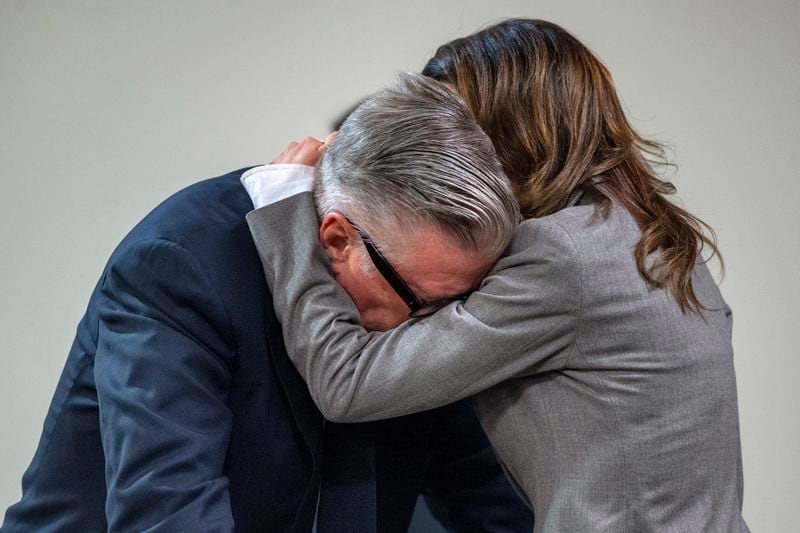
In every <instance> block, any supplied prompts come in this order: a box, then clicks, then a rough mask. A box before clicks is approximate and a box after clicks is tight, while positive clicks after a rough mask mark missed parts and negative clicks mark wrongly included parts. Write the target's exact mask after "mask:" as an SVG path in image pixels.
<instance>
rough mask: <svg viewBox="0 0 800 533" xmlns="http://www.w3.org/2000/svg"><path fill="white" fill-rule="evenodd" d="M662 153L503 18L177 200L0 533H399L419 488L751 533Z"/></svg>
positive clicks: (127, 247) (465, 507) (146, 246)
mask: <svg viewBox="0 0 800 533" xmlns="http://www.w3.org/2000/svg"><path fill="white" fill-rule="evenodd" d="M662 163H665V162H664V161H663V150H662V149H661V147H660V145H659V144H657V143H655V142H653V141H650V140H648V139H645V138H643V137H641V136H640V135H639V134H637V133H636V131H635V130H634V129H633V128H632V127H631V125H630V123H629V122H628V120H627V119H626V117H625V114H624V112H623V109H622V106H621V104H620V101H619V98H618V96H617V93H616V89H615V87H614V83H613V80H612V77H611V75H610V73H609V72H608V70H607V69H606V68H605V67H604V66H603V64H602V63H601V62H600V61H599V60H598V59H597V58H596V57H595V56H594V55H593V54H592V52H591V51H590V50H589V49H588V48H587V47H585V46H584V45H583V44H582V43H581V42H580V41H579V40H578V39H576V38H575V37H574V36H572V35H571V34H570V33H568V32H567V31H565V30H564V29H563V28H561V27H559V26H557V25H555V24H553V23H550V22H547V21H542V20H532V19H514V20H507V21H504V22H502V23H500V24H497V25H494V26H491V27H488V28H486V29H484V30H482V31H479V32H477V33H475V34H472V35H470V36H467V37H464V38H460V39H456V40H454V41H452V42H449V43H447V44H445V45H443V46H442V47H440V48H439V49H438V50H437V52H436V54H435V55H434V56H433V57H432V58H431V59H430V60H429V61H428V63H427V65H426V67H425V68H424V70H423V71H422V73H421V74H407V75H401V76H400V77H399V79H398V80H397V81H396V82H395V83H394V84H393V85H391V86H390V87H388V88H387V89H384V90H382V91H379V92H377V93H375V94H374V95H372V96H370V97H368V98H367V99H366V100H365V101H364V102H363V103H362V104H361V105H360V106H359V107H358V108H356V109H355V110H354V111H353V112H352V113H351V114H350V115H349V116H348V118H347V119H346V120H345V122H344V123H343V124H342V126H341V128H340V129H339V131H338V133H337V134H336V135H331V136H330V137H329V138H328V139H326V140H325V141H324V142H323V141H318V140H316V139H312V138H307V139H305V140H303V141H302V142H298V143H292V144H290V145H289V146H288V147H287V149H286V150H285V151H284V152H283V153H282V154H280V155H279V156H278V157H277V158H276V159H275V160H274V161H273V162H272V164H269V165H263V166H258V167H253V168H248V169H243V170H239V171H235V172H233V173H230V174H228V175H226V176H222V177H220V178H214V179H211V180H206V181H204V182H201V183H199V184H196V185H194V186H192V187H190V188H188V189H186V190H184V191H181V192H179V193H177V194H176V195H174V196H173V197H172V198H170V199H169V200H167V201H166V202H164V203H163V204H162V205H161V206H159V207H157V208H156V209H155V210H154V211H153V212H152V213H151V214H150V215H148V216H147V217H146V218H145V219H144V220H143V221H142V222H141V223H140V224H139V225H138V226H137V227H136V228H134V230H133V231H132V232H131V234H129V235H128V237H126V239H125V240H124V241H123V242H122V243H121V244H120V246H119V247H118V248H117V250H116V251H115V252H114V254H113V255H112V257H111V259H110V260H109V263H108V265H107V266H106V268H105V269H104V271H103V274H102V277H101V280H100V282H99V283H98V286H97V288H96V290H95V292H94V294H93V295H92V297H91V300H90V302H89V307H88V309H87V313H86V316H85V318H84V320H83V321H82V322H81V324H80V326H79V329H78V333H77V337H76V340H75V344H74V345H73V348H72V350H71V352H70V355H69V358H68V361H67V365H66V367H65V370H64V374H63V376H62V378H61V381H60V382H59V385H58V389H57V390H56V393H55V396H54V399H53V403H52V405H51V409H50V411H49V413H48V417H47V420H46V421H45V430H44V432H43V435H42V439H41V441H40V444H39V448H38V450H37V452H36V455H35V456H34V460H33V463H32V464H31V466H30V467H29V469H28V471H27V472H26V474H25V477H24V479H23V496H22V500H21V501H20V502H19V503H18V504H16V505H14V506H12V507H11V508H10V509H9V510H8V512H7V514H6V518H5V523H4V526H3V530H4V531H6V530H7V531H95V530H108V531H134V530H135V531H140V530H148V531H233V530H237V531H319V532H320V533H324V532H329V531H336V532H338V531H342V532H344V531H356V532H361V531H380V532H384V531H388V532H394V531H405V530H406V529H407V528H408V524H409V523H410V520H411V515H412V513H413V508H414V503H415V501H416V498H417V496H419V495H422V496H424V497H425V498H426V499H427V500H428V503H429V506H430V508H431V510H432V511H433V514H434V515H435V516H436V518H437V519H439V521H440V522H441V523H442V524H443V525H445V526H446V527H448V528H450V529H452V530H454V531H497V532H500V531H530V530H531V529H533V530H534V531H537V532H540V531H541V532H583V531H585V532H596V531H597V532H631V533H634V532H635V533H638V532H646V531H654V532H655V531H658V532H691V531H711V532H745V531H748V528H747V525H746V524H745V522H744V520H743V518H742V515H741V508H742V490H743V484H742V465H741V449H740V437H739V423H738V408H737V396H736V379H735V373H734V364H733V351H732V346H731V320H732V315H731V310H730V308H729V307H728V305H727V304H726V303H725V301H724V300H723V298H722V296H721V294H720V291H719V289H718V287H717V285H716V283H715V281H714V279H713V277H712V275H711V274H710V272H709V269H708V267H707V265H706V263H707V261H708V260H710V259H711V258H712V257H714V256H718V255H719V253H718V250H717V248H716V244H715V240H714V235H713V232H712V231H711V229H710V228H709V227H708V226H706V225H705V224H704V223H703V222H702V221H701V220H699V219H698V218H696V217H695V216H693V215H692V214H690V213H688V212H687V211H685V210H684V209H682V208H680V207H679V206H677V205H676V204H675V203H674V202H672V201H671V200H670V195H671V194H672V193H673V192H674V188H673V187H672V185H671V184H670V183H668V182H666V181H664V180H663V179H661V178H660V177H659V176H658V174H657V167H658V166H659V165H660V164H662ZM254 207H255V209H253V208H254ZM245 217H246V218H245ZM326 420H327V421H326ZM487 437H488V440H487Z"/></svg>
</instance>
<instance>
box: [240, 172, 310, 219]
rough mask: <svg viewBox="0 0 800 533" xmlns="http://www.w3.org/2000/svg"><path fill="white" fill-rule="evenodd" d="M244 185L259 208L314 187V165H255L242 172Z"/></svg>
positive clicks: (254, 204)
mask: <svg viewBox="0 0 800 533" xmlns="http://www.w3.org/2000/svg"><path fill="white" fill-rule="evenodd" d="M241 181H242V185H244V188H245V189H246V190H247V194H249V195H250V199H251V200H252V201H253V206H254V207H255V208H256V209H258V208H260V207H264V206H265V205H269V204H274V203H277V202H280V201H281V200H284V199H286V198H288V197H290V196H294V195H295V194H300V193H303V192H310V191H311V190H312V189H313V188H314V167H309V166H307V165H294V164H278V165H262V166H260V167H254V168H251V169H250V170H248V171H247V172H245V173H244V174H242V177H241Z"/></svg>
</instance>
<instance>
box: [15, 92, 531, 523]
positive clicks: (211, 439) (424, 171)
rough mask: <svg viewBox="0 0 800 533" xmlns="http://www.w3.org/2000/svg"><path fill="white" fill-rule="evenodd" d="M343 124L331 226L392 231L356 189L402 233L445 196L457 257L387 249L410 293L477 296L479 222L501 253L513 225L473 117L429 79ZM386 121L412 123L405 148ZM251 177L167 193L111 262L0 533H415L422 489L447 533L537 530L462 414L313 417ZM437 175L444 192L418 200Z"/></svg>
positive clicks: (358, 271)
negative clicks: (371, 419) (271, 277)
mask: <svg viewBox="0 0 800 533" xmlns="http://www.w3.org/2000/svg"><path fill="white" fill-rule="evenodd" d="M349 124H350V126H351V127H349V128H344V129H343V131H342V133H341V135H340V139H338V140H337V142H336V143H335V144H337V145H340V146H341V147H350V149H349V150H346V151H340V153H338V154H335V155H336V157H332V158H330V159H331V161H330V165H329V166H328V167H327V169H322V176H323V178H322V182H323V183H324V187H323V188H324V189H325V190H326V191H327V194H326V195H325V198H327V199H328V200H330V201H331V202H332V204H331V205H336V206H338V208H339V209H340V211H338V212H337V214H338V215H342V214H345V213H346V214H347V215H348V216H349V217H350V218H351V220H352V221H353V222H357V223H358V224H360V228H359V229H360V230H361V234H363V235H364V236H365V237H364V238H365V239H366V238H367V237H366V235H367V232H373V231H374V232H376V233H375V234H376V235H379V234H380V235H383V234H384V233H383V232H382V231H381V230H382V229H383V228H379V226H380V225H381V224H380V223H379V222H378V221H377V220H374V219H373V218H371V217H370V216H362V215H367V214H370V213H373V212H374V208H375V207H376V206H378V205H379V204H378V203H375V202H373V201H372V199H370V198H369V197H359V198H356V197H352V196H348V194H347V190H348V187H347V183H348V180H353V179H356V180H360V181H364V180H365V179H366V181H371V182H374V183H373V186H374V187H379V188H380V187H383V186H385V185H386V184H390V185H392V186H393V187H394V190H396V191H400V190H404V191H405V192H406V193H408V195H407V197H405V198H397V200H398V202H396V208H395V209H390V208H389V205H388V204H380V206H381V208H383V209H388V210H386V211H384V212H382V213H381V215H382V217H383V218H384V219H385V222H384V225H388V224H394V225H396V227H397V228H407V229H408V228H409V224H408V220H406V219H407V217H408V213H409V210H415V211H418V212H417V213H415V214H419V213H422V214H425V216H429V217H431V220H435V219H436V206H437V205H440V204H441V203H447V202H454V203H461V204H467V205H469V206H471V208H470V209H466V210H465V211H464V213H465V217H463V218H461V219H452V220H449V221H448V223H449V224H450V227H449V230H448V232H446V233H441V232H439V234H437V233H436V232H431V231H430V230H431V228H430V227H425V228H423V229H424V230H425V231H426V235H428V236H429V237H430V238H431V239H433V240H432V241H431V242H433V243H435V244H436V245H437V246H439V247H442V249H443V250H445V251H447V252H448V254H456V255H447V256H445V257H441V258H440V257H437V256H435V255H432V254H429V253H425V254H423V256H420V257H414V254H413V253H408V252H411V251H412V250H410V249H404V245H406V246H407V245H408V242H406V240H405V239H404V238H403V237H404V235H403V234H400V233H398V234H396V237H395V239H394V240H393V241H392V242H391V243H389V242H388V241H387V243H386V244H387V247H386V248H385V249H384V248H382V250H383V251H384V252H385V253H386V254H387V257H389V258H391V259H395V258H399V257H401V256H403V257H405V258H407V260H408V261H409V262H408V263H405V266H406V267H408V268H411V269H412V270H414V272H415V273H416V277H413V278H412V277H410V278H409V279H408V280H407V281H408V283H409V284H410V286H411V290H413V291H419V293H418V294H419V295H420V297H421V298H428V299H440V298H443V297H452V296H455V295H457V294H458V293H461V292H464V291H466V290H469V289H470V288H472V287H474V285H475V284H476V283H477V281H478V280H479V279H480V276H482V274H483V271H484V269H485V268H488V267H487V265H488V264H489V261H490V258H489V257H488V256H487V255H486V254H485V253H483V254H482V253H479V252H478V250H479V249H477V248H474V247H473V248H470V247H465V246H463V245H462V243H464V242H473V241H474V242H476V243H477V242H482V243H485V242H486V241H487V238H486V232H485V231H484V229H485V228H491V229H492V231H494V232H495V236H494V237H495V239H496V240H497V241H498V242H499V243H500V245H503V243H504V242H508V239H509V238H510V232H511V230H510V229H509V228H510V227H513V217H514V216H515V215H514V212H513V197H512V196H511V192H510V190H509V189H508V185H507V183H506V182H505V181H504V178H503V176H502V172H501V171H500V170H499V165H498V164H497V163H496V161H495V159H494V157H493V153H492V152H491V145H490V144H489V141H488V139H486V138H485V136H483V134H482V132H480V129H479V128H478V127H477V126H476V125H475V124H474V122H473V121H472V119H471V118H470V116H469V113H468V112H467V111H466V109H465V108H464V107H463V106H462V104H461V103H460V102H459V101H458V100H457V98H455V97H454V96H453V95H450V94H449V93H448V92H447V91H446V90H442V89H441V88H438V87H436V86H435V84H433V83H432V82H426V81H424V80H420V79H418V78H404V79H403V80H402V81H401V82H400V83H399V84H398V85H397V86H395V87H394V88H393V89H389V90H385V91H382V92H380V93H378V94H377V95H375V96H374V97H372V98H371V99H369V100H368V102H367V103H366V104H365V106H363V108H362V110H361V111H360V112H357V113H356V114H355V116H354V117H353V118H352V120H351V121H349ZM396 124H405V125H406V128H405V129H404V130H402V131H401V133H404V135H403V136H397V135H396V134H397V133H398V130H397V128H396V127H391V126H392V125H396ZM376 147H380V150H377V149H376ZM431 147H437V148H436V150H434V151H431V150H430V148H431ZM439 147H440V148H441V150H442V151H438V150H439ZM466 147H469V148H466ZM453 153H455V154H457V156H454V155H452V154H453ZM332 155H333V154H332ZM454 168H455V169H458V173H457V174H454V171H453V169H454ZM275 170H280V167H277V168H274V167H273V168H269V167H266V168H265V167H259V168H256V169H252V170H250V171H249V172H247V173H246V176H245V177H244V180H243V182H244V184H245V185H246V186H247V187H248V189H250V191H251V193H252V194H254V195H255V194H257V189H258V186H257V184H258V183H259V182H260V180H263V179H269V176H270V175H271V173H273V172H274V171H275ZM243 174H245V172H244V171H243V170H239V171H235V172H232V173H230V174H227V175H225V176H222V177H219V178H214V179H211V180H207V181H204V182H201V183H198V184H196V185H194V186H191V187H189V188H187V189H185V190H183V191H181V192H179V193H177V194H176V195H174V196H173V197H171V198H169V199H168V200H166V201H165V202H164V203H163V204H161V205H160V206H158V207H157V208H156V209H155V210H154V211H152V212H151V213H150V214H149V215H147V217H145V219H144V220H143V221H142V222H141V223H140V224H139V225H137V226H136V227H135V228H134V229H133V230H132V231H131V233H130V234H129V235H128V236H127V237H126V238H125V239H124V240H123V241H122V243H121V244H120V245H119V247H118V248H117V249H116V250H115V251H114V253H113V254H112V256H111V258H110V260H109V262H108V265H107V266H106V268H105V269H104V271H103V273H102V276H101V279H100V281H99V283H98V285H97V287H96V289H95V291H94V293H93V294H92V296H91V299H90V301H89V306H88V309H87V312H86V314H85V316H84V318H83V320H82V321H81V323H80V325H79V327H78V332H77V335H76V338H75V342H74V344H73V347H72V349H71V351H70V354H69V357H68V359H67V363H66V367H65V369H64V372H63V374H62V377H61V379H60V381H59V384H58V387H57V389H56V392H55V395H54V398H53V401H52V404H51V407H50V411H49V413H48V415H47V418H46V420H45V424H44V431H43V434H42V438H41V441H40V443H39V447H38V449H37V451H36V454H35V456H34V458H33V461H32V463H31V465H30V467H29V468H28V470H27V472H26V474H25V476H24V478H23V495H22V499H21V501H20V502H19V503H17V504H16V505H14V506H12V507H11V508H10V509H9V510H8V511H7V513H6V517H5V522H4V525H3V531H9V532H11V531H37V532H42V531H59V532H61V531H76V532H78V531H79V532H86V531H104V530H108V531H142V530H147V531H165V532H184V531H186V532H190V531H191V532H194V531H233V530H234V529H235V530H237V531H298V532H308V531H312V530H317V531H320V532H330V531H334V532H339V531H342V532H345V531H348V532H369V531H380V532H394V531H404V530H405V529H407V527H408V524H409V522H410V519H411V514H412V513H413V508H414V504H415V501H416V499H417V496H418V495H419V494H424V495H425V496H426V497H427V498H428V501H429V503H430V504H431V508H432V509H433V511H434V513H435V514H436V515H437V517H438V518H439V519H440V520H441V521H442V522H443V523H445V524H446V525H449V526H452V527H453V528H457V529H461V530H482V531H529V530H530V528H531V522H532V518H531V517H530V515H529V513H528V512H527V511H526V510H525V509H524V508H523V507H522V505H521V503H520V502H519V500H518V499H517V497H516V495H514V494H513V493H512V491H511V489H510V487H509V486H508V484H507V482H506V480H505V478H504V477H503V475H502V473H501V471H500V469H499V466H498V465H497V463H496V461H495V459H494V455H493V452H492V451H491V449H490V448H489V446H488V442H487V441H486V439H485V436H484V435H483V433H482V432H481V431H480V429H479V427H478V426H477V423H476V420H475V418H474V415H473V413H472V411H471V407H470V405H468V404H463V403H461V404H454V405H452V406H448V407H445V408H442V409H439V410H434V411H430V412H427V413H422V414H419V415H415V416H411V417H404V418H401V419H395V420H389V421H385V422H381V423H374V424H359V425H337V424H329V423H324V422H323V418H322V416H321V414H320V412H319V411H318V410H317V409H316V408H315V406H314V405H313V402H312V400H311V398H310V396H309V394H308V391H307V389H306V387H305V384H304V383H303V382H302V380H301V379H300V377H299V375H298V374H297V373H296V371H295V370H294V368H293V367H292V365H291V363H290V362H289V360H288V358H287V356H286V353H285V350H284V347H283V341H282V336H281V329H280V325H279V324H278V323H277V321H276V319H275V314H274V311H273V309H272V306H271V303H270V302H271V296H270V295H269V293H268V291H267V289H266V286H265V282H264V279H263V274H262V270H261V265H260V262H259V258H258V256H257V252H256V250H255V247H254V245H253V242H252V240H251V237H250V233H249V231H248V228H247V224H246V221H245V215H246V213H247V212H249V211H251V210H252V208H253V203H252V201H251V199H250V197H249V196H248V192H247V191H246V190H245V188H244V187H242V184H241V183H240V179H241V178H242V177H243ZM455 177H457V178H458V179H457V180H456V179H455ZM433 182H441V183H442V184H446V188H447V190H448V195H447V196H445V197H441V198H435V197H428V195H429V194H430V193H431V191H430V189H429V188H426V184H429V183H433ZM443 186H444V185H443ZM442 190H444V189H442ZM430 200H434V201H430ZM404 203H405V206H403V204H404ZM329 218H331V222H330V223H329V224H328V231H327V232H326V233H325V234H324V235H322V239H323V243H324V244H325V245H326V249H328V251H329V254H330V256H331V261H332V265H333V266H334V268H335V269H337V271H338V272H339V274H340V280H341V282H342V284H343V285H346V286H348V287H349V290H351V293H352V294H353V298H354V299H355V300H356V301H357V302H360V304H359V305H360V308H362V309H363V312H364V318H365V321H366V322H367V323H368V324H370V325H372V326H373V327H378V328H381V327H388V326H390V325H392V324H393V323H395V322H396V321H397V320H400V319H402V318H405V317H406V316H407V314H408V313H407V311H405V312H404V314H403V316H402V317H401V316H400V315H399V314H398V312H397V306H396V305H395V303H393V302H392V301H391V299H390V298H389V297H388V296H389V294H388V290H387V289H386V287H382V286H381V285H380V283H378V278H377V277H375V276H373V275H372V273H371V272H370V271H368V270H367V269H365V268H363V267H364V258H365V257H366V255H363V254H362V250H363V248H361V246H362V245H361V242H362V241H361V236H360V235H359V238H358V240H357V241H356V239H355V238H354V235H356V233H354V231H355V230H354V229H353V228H352V226H351V225H350V223H349V222H348V221H347V220H346V219H345V218H344V217H343V216H333V215H331V217H329ZM315 231H316V229H315ZM498 232H499V233H498ZM409 242H410V241H409ZM495 248H496V246H495ZM496 253H497V254H499V252H497V251H496V250H493V251H491V253H490V254H489V255H495V258H496ZM359 257H360V259H359V260H357V259H358V258H359ZM453 257H456V258H457V259H458V260H459V262H456V261H453V260H452V258H453ZM492 260H493V259H492ZM423 263H424V264H423ZM399 265H400V264H399V263H398V268H400V266H399ZM401 273H402V274H405V270H402V271H401ZM448 278H452V280H456V281H452V280H448ZM373 290H374V292H371V291H373ZM415 294H416V293H415Z"/></svg>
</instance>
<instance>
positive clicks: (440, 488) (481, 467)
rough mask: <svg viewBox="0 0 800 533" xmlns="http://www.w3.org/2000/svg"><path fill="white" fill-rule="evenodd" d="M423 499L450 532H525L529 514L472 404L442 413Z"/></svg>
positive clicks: (459, 404)
mask: <svg viewBox="0 0 800 533" xmlns="http://www.w3.org/2000/svg"><path fill="white" fill-rule="evenodd" d="M436 427H437V432H436V435H435V439H436V444H435V449H434V457H433V460H432V461H431V463H430V467H429V469H428V474H427V476H426V479H425V486H424V488H423V495H424V496H425V500H426V503H427V504H428V508H429V509H430V511H431V513H432V514H433V516H434V517H435V518H436V519H437V520H438V521H439V522H440V523H441V524H442V525H443V526H444V527H445V528H447V530H448V531H486V532H491V533H528V532H530V531H532V530H533V513H532V512H531V511H530V509H528V507H527V506H526V505H525V504H524V503H523V501H522V499H520V497H519V496H518V495H517V493H516V492H515V491H514V489H513V487H512V486H511V483H510V482H509V481H508V479H507V478H506V476H505V474H504V473H503V469H502V468H501V466H500V464H499V463H498V461H497V458H496V457H495V454H494V450H492V447H491V446H490V444H489V440H488V439H487V438H486V435H485V434H484V433H483V430H482V429H481V427H480V424H479V423H478V419H477V417H476V416H475V412H474V408H473V406H472V402H471V401H468V400H462V401H461V402H457V403H455V404H453V405H451V406H448V407H446V408H445V410H444V411H442V413H441V415H440V420H439V422H438V424H437V426H436Z"/></svg>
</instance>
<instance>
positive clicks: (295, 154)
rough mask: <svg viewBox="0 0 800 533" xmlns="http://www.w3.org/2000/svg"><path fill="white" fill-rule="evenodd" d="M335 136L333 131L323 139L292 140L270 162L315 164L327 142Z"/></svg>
mask: <svg viewBox="0 0 800 533" xmlns="http://www.w3.org/2000/svg"><path fill="white" fill-rule="evenodd" d="M335 137H336V132H335V131H334V132H333V133H331V134H330V135H328V136H327V137H326V138H325V140H324V141H320V140H319V139H315V138H314V137H306V138H305V139H303V140H302V141H293V142H290V143H289V144H288V146H286V148H285V149H284V150H283V152H281V153H280V155H279V156H278V157H276V158H275V159H273V160H272V161H271V162H270V164H271V165H278V164H290V165H308V166H310V167H313V166H316V164H317V161H319V158H320V157H322V154H323V153H325V149H326V148H327V147H328V144H329V143H330V142H331V141H333V139H334V138H335Z"/></svg>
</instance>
